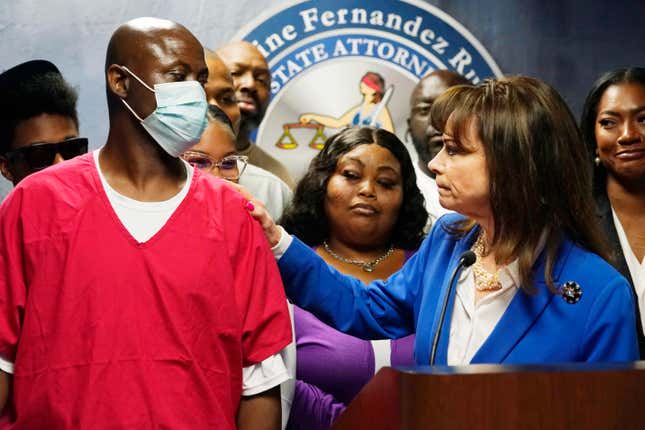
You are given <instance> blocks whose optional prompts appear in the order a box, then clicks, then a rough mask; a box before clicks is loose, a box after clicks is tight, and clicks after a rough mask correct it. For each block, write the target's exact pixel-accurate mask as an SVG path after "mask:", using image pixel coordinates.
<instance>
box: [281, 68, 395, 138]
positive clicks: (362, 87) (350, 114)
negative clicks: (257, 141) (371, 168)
mask: <svg viewBox="0 0 645 430" xmlns="http://www.w3.org/2000/svg"><path fill="white" fill-rule="evenodd" d="M359 91H360V93H361V95H362V101H361V102H360V103H359V104H357V105H355V106H353V107H351V108H350V109H349V110H348V111H346V112H345V113H344V114H343V115H341V116H340V117H339V118H335V117H332V116H329V115H322V114H315V113H305V114H302V115H300V118H299V122H291V123H286V124H283V125H282V130H283V131H282V134H281V135H280V137H279V138H278V141H277V142H276V144H275V146H277V147H278V148H281V149H287V150H289V149H295V148H297V147H298V145H299V143H298V141H297V140H296V138H295V137H294V135H293V133H292V132H291V131H292V130H293V129H311V130H315V133H314V135H313V137H312V139H311V140H310V141H309V145H308V146H309V147H310V148H312V149H316V150H321V149H322V148H323V146H325V141H326V140H327V136H326V135H325V133H324V130H325V128H326V127H329V128H335V129H339V128H344V127H349V126H353V125H362V126H365V125H368V126H372V127H376V128H383V129H385V130H388V131H390V132H392V133H394V125H393V123H392V117H391V116H390V112H389V110H388V108H387V104H388V102H389V101H390V98H391V97H392V93H393V92H394V86H392V85H390V86H389V87H388V88H387V89H385V80H384V79H383V77H382V76H381V75H380V74H378V73H376V72H371V71H370V72H367V73H365V74H364V75H363V77H362V78H361V80H360V83H359Z"/></svg>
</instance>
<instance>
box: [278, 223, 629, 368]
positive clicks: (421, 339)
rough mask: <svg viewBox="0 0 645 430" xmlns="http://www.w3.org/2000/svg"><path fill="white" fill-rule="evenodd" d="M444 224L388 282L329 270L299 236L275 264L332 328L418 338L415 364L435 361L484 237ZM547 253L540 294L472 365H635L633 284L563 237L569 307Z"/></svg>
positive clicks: (441, 355)
mask: <svg viewBox="0 0 645 430" xmlns="http://www.w3.org/2000/svg"><path fill="white" fill-rule="evenodd" d="M461 218H462V217H461V216H460V215H455V214H451V215H446V216H444V217H442V218H441V219H439V221H437V223H436V225H435V226H434V228H433V229H432V231H431V233H430V235H429V236H428V237H427V238H426V239H425V240H424V242H423V244H422V245H421V248H420V249H419V251H418V252H417V253H416V254H415V255H414V256H413V257H412V258H411V259H410V260H408V262H407V263H406V264H405V265H404V266H403V267H402V268H401V270H399V271H398V272H397V273H395V274H393V275H392V276H390V277H389V278H388V279H387V280H385V281H375V282H372V283H371V284H369V285H367V286H365V285H363V284H362V283H361V282H360V281H358V280H357V279H355V278H352V277H351V276H347V275H343V274H341V273H340V272H338V271H337V270H335V269H334V268H332V267H330V266H329V265H327V264H325V262H324V261H323V260H322V259H321V258H320V257H318V256H317V255H316V254H315V253H314V252H313V251H312V250H311V249H309V247H308V246H307V245H305V244H303V243H302V242H300V241H299V240H298V239H297V238H294V240H293V242H292V244H291V245H290V246H289V248H288V250H287V251H286V253H285V254H284V255H283V256H282V258H281V259H280V260H279V261H278V266H279V268H280V272H281V274H282V279H283V282H284V284H285V289H286V291H287V295H288V296H289V298H291V299H292V300H293V302H294V303H295V304H296V305H298V306H300V307H302V308H304V309H307V310H309V311H311V312H312V313H314V314H315V315H316V316H317V317H318V318H320V319H321V320H322V321H324V322H325V323H327V324H329V325H331V326H332V327H335V328H337V329H339V330H341V331H344V332H347V333H349V334H351V335H354V336H357V337H361V338H365V339H379V338H391V339H395V338H399V337H403V336H406V335H408V334H411V333H414V332H416V342H415V359H416V361H417V363H418V364H428V363H429V357H430V347H431V344H432V339H433V337H434V333H435V331H436V330H437V325H438V320H439V314H440V311H441V303H443V299H444V297H445V294H446V293H447V290H448V286H447V283H448V280H449V277H450V275H451V273H452V271H453V269H454V268H455V266H456V265H457V262H458V259H459V256H460V255H461V253H462V252H464V251H466V250H468V249H470V247H471V246H472V244H473V241H474V240H475V238H476V235H477V231H476V230H477V229H473V230H472V231H471V232H469V233H468V234H467V235H465V236H464V237H462V238H459V239H457V238H455V237H454V236H452V235H450V234H448V233H447V232H446V231H445V230H444V228H442V225H448V224H451V223H453V222H455V221H457V220H459V219H461ZM544 267H545V256H544V253H542V255H540V257H539V258H538V260H537V262H536V264H535V267H534V285H533V287H534V290H535V294H529V293H526V292H525V290H524V289H520V290H519V291H518V292H517V293H516V295H515V297H514V298H513V300H512V301H511V303H510V304H509V306H508V308H507V309H506V311H505V312H504V314H503V315H502V317H501V319H500V320H499V322H498V323H497V325H496V326H495V328H494V329H493V332H492V333H491V334H490V336H489V337H488V339H487V340H486V341H485V342H484V344H483V345H482V346H481V348H480V349H479V350H478V351H477V353H476V354H475V356H474V357H473V359H472V361H471V363H513V364H528V363H561V362H585V361H590V362H591V361H633V360H638V346H637V341H636V330H635V327H636V325H635V321H634V315H635V314H634V306H635V305H634V299H633V294H632V292H631V290H630V287H629V284H628V283H627V281H626V280H625V278H623V277H622V276H621V275H620V274H619V273H618V272H617V271H616V270H615V269H613V268H612V267H611V266H610V265H609V264H607V263H606V262H605V261H604V260H602V259H601V258H600V257H598V256H597V255H595V254H593V253H591V252H589V251H586V250H584V249H582V248H580V247H578V246H576V245H575V244H574V243H573V242H571V241H570V240H568V239H565V240H564V242H563V244H562V245H561V247H560V249H559V251H558V257H557V261H556V264H555V267H554V269H553V274H552V277H553V279H554V282H555V284H556V285H561V284H564V283H565V282H567V281H574V282H576V283H578V285H580V287H581V288H582V297H581V299H580V301H578V302H577V303H575V304H569V303H567V302H566V301H564V300H563V299H562V297H561V296H559V295H556V294H553V293H552V292H551V291H550V290H549V289H548V287H547V285H546V282H545V279H544ZM455 291H456V288H453V289H452V293H451V295H450V298H449V302H448V308H447V311H446V317H445V320H444V324H443V328H442V331H441V337H440V340H439V345H438V348H437V356H436V360H435V362H436V364H446V361H447V349H448V333H450V322H451V319H452V309H453V307H454V300H455Z"/></svg>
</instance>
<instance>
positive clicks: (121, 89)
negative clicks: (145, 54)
mask: <svg viewBox="0 0 645 430" xmlns="http://www.w3.org/2000/svg"><path fill="white" fill-rule="evenodd" d="M106 75H107V83H108V87H109V88H110V91H112V92H113V93H114V94H116V95H117V96H119V97H120V98H122V99H124V98H126V97H127V96H128V91H129V89H130V76H129V75H128V73H127V72H126V71H125V70H123V68H122V67H121V66H119V65H117V64H110V66H109V67H108V69H107V72H106Z"/></svg>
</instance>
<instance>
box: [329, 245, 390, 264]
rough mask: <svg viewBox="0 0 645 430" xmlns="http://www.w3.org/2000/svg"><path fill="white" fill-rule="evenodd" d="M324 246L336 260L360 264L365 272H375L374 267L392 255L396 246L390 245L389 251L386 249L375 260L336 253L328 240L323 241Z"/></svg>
mask: <svg viewBox="0 0 645 430" xmlns="http://www.w3.org/2000/svg"><path fill="white" fill-rule="evenodd" d="M323 246H324V247H325V251H327V253H328V254H329V255H331V256H332V257H334V258H335V259H336V260H338V261H342V262H343V263H348V264H353V265H355V266H359V267H361V268H362V269H363V271H365V272H373V271H374V267H375V266H376V265H377V264H379V263H380V262H381V261H383V260H385V259H386V258H387V257H389V256H390V255H392V253H393V252H394V247H393V246H392V245H390V247H389V248H388V249H387V251H385V253H384V254H383V255H381V256H380V257H378V258H377V259H375V260H373V261H363V260H350V259H349V258H345V257H343V256H341V255H338V254H336V253H335V252H334V251H332V250H331V248H330V247H329V244H328V243H327V241H326V240H325V241H324V242H323Z"/></svg>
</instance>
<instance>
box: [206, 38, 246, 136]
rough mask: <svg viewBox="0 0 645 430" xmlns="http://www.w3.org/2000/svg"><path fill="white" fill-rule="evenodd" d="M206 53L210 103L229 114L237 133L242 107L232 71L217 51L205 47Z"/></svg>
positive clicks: (207, 86) (207, 89)
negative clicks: (239, 105) (238, 100)
mask: <svg viewBox="0 0 645 430" xmlns="http://www.w3.org/2000/svg"><path fill="white" fill-rule="evenodd" d="M204 54H205V56H206V65H207V66H208V82H206V85H204V90H205V91H206V99H207V100H208V104H211V105H216V106H217V107H219V108H220V109H222V110H223V111H224V112H225V113H226V115H228V117H229V119H230V120H231V122H232V123H233V129H234V130H235V133H236V135H237V132H238V130H239V129H240V108H239V107H238V106H237V99H236V97H235V86H234V84H233V77H232V76H231V72H230V71H229V70H228V67H226V64H224V62H223V61H222V59H221V58H220V57H219V55H217V54H216V53H215V52H213V51H211V50H210V49H207V48H204Z"/></svg>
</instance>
